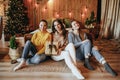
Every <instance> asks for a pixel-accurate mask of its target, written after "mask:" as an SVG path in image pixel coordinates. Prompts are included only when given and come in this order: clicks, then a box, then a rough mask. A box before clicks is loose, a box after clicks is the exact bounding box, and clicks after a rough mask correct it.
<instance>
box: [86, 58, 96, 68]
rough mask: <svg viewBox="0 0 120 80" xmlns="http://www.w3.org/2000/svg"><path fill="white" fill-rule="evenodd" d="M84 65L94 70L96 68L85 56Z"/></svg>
mask: <svg viewBox="0 0 120 80" xmlns="http://www.w3.org/2000/svg"><path fill="white" fill-rule="evenodd" d="M84 66H85V67H86V68H88V69H89V70H94V68H93V67H92V66H91V65H90V62H89V59H88V58H85V63H84Z"/></svg>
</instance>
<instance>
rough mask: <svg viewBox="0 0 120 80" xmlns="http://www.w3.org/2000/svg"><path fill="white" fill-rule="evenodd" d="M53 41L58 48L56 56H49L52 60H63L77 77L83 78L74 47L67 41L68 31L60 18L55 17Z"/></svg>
mask: <svg viewBox="0 0 120 80" xmlns="http://www.w3.org/2000/svg"><path fill="white" fill-rule="evenodd" d="M52 35H53V42H58V50H57V53H58V54H57V55H56V56H51V57H52V59H53V60H55V61H60V60H65V63H66V64H67V66H68V67H69V68H70V69H71V71H72V73H73V74H74V75H75V76H76V77H77V78H78V79H84V77H83V76H82V74H81V72H80V71H79V70H78V68H77V63H76V57H75V56H76V55H75V48H74V45H73V44H72V43H68V38H67V37H68V32H67V31H66V30H65V27H64V25H63V23H62V22H61V20H59V19H56V20H54V21H53V23H52Z"/></svg>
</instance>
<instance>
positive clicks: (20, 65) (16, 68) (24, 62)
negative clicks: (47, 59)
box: [13, 59, 26, 71]
mask: <svg viewBox="0 0 120 80" xmlns="http://www.w3.org/2000/svg"><path fill="white" fill-rule="evenodd" d="M25 65H26V61H25V60H24V59H22V60H21V62H20V64H19V65H17V66H16V67H15V68H14V69H13V70H14V71H16V70H18V69H20V68H22V67H23V66H25Z"/></svg>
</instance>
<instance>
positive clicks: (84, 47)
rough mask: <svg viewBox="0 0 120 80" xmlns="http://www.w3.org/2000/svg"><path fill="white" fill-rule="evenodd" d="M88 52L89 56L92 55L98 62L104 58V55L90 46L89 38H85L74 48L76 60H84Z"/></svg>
mask: <svg viewBox="0 0 120 80" xmlns="http://www.w3.org/2000/svg"><path fill="white" fill-rule="evenodd" d="M88 53H90V55H91V56H94V57H95V58H96V60H97V61H98V62H99V63H101V61H102V60H104V57H103V56H102V55H101V54H100V52H99V51H98V50H97V49H95V48H94V47H93V46H92V44H91V42H90V41H89V40H86V41H85V42H84V43H83V44H81V45H80V46H79V47H78V48H76V58H77V60H84V58H85V56H86V55H87V54H88Z"/></svg>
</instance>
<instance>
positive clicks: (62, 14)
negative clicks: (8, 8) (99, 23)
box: [24, 0, 98, 26]
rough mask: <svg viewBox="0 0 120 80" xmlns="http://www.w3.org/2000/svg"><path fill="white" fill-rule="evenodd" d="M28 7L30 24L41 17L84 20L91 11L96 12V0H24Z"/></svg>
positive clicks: (32, 24) (37, 22)
mask: <svg viewBox="0 0 120 80" xmlns="http://www.w3.org/2000/svg"><path fill="white" fill-rule="evenodd" d="M24 1H25V5H26V6H27V8H28V16H29V18H30V26H37V25H38V24H39V21H40V20H41V19H47V20H49V19H53V18H74V19H77V20H80V21H81V22H84V21H85V19H86V18H87V17H88V16H90V13H91V11H94V12H95V15H96V14H97V1H98V0H24Z"/></svg>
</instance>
